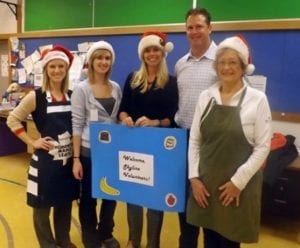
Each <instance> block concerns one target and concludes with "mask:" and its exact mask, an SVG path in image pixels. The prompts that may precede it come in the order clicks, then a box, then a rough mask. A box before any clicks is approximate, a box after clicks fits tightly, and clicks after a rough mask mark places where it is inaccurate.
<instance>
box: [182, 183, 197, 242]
mask: <svg viewBox="0 0 300 248" xmlns="http://www.w3.org/2000/svg"><path fill="white" fill-rule="evenodd" d="M189 187H190V183H189V180H187V182H186V202H187V198H188V194H189V191H188V189H189ZM178 216H179V227H180V236H179V248H197V247H198V236H199V233H200V228H199V227H198V226H194V225H191V224H189V223H187V222H186V212H182V213H179V214H178Z"/></svg>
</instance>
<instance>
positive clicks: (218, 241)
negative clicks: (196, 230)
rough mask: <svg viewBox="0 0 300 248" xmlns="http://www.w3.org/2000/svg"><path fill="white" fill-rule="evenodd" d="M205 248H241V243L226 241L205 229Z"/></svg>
mask: <svg viewBox="0 0 300 248" xmlns="http://www.w3.org/2000/svg"><path fill="white" fill-rule="evenodd" d="M203 234H204V248H240V243H237V242H234V241H231V240H229V239H226V238H225V237H223V236H222V235H220V234H219V233H217V232H215V231H212V230H210V229H206V228H203Z"/></svg>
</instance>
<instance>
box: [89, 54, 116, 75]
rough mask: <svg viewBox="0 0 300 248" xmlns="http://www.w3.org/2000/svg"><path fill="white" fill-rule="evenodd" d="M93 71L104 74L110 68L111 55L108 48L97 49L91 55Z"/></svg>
mask: <svg viewBox="0 0 300 248" xmlns="http://www.w3.org/2000/svg"><path fill="white" fill-rule="evenodd" d="M92 66H93V68H94V72H95V73H98V74H103V75H106V74H107V73H109V71H110V70H111V66H112V56H111V53H110V52H109V51H108V50H104V49H99V50H97V51H95V53H94V54H93V56H92Z"/></svg>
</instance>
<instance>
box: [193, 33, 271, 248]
mask: <svg viewBox="0 0 300 248" xmlns="http://www.w3.org/2000/svg"><path fill="white" fill-rule="evenodd" d="M249 61H250V54H249V48H248V46H247V44H246V42H245V40H244V39H243V38H242V37H238V36H236V37H230V38H227V39H225V40H224V41H223V42H221V43H220V44H219V46H218V49H217V54H216V61H215V70H216V72H217V75H218V77H219V81H218V82H217V83H216V84H215V85H213V86H211V87H210V88H209V89H208V90H205V91H203V92H202V94H201V95H200V97H199V101H198V104H197V107H196V111H195V115H194V120H193V124H192V128H191V132H190V140H189V179H190V182H191V194H190V196H189V200H188V205H187V221H188V222H189V223H190V224H192V225H195V226H202V227H203V230H204V247H205V248H219V247H220V248H221V247H223V248H235V247H240V243H241V242H245V243H252V242H257V240H258V234H259V226H260V198H261V187H262V171H261V165H262V164H263V162H264V160H265V159H266V157H267V155H268V153H269V148H270V140H271V113H270V108H269V104H268V101H267V98H266V96H265V94H264V93H262V92H260V91H258V90H256V89H254V88H251V87H250V86H249V85H247V83H246V81H245V79H244V75H245V74H248V75H249V74H251V73H252V72H253V71H254V65H253V64H251V63H249Z"/></svg>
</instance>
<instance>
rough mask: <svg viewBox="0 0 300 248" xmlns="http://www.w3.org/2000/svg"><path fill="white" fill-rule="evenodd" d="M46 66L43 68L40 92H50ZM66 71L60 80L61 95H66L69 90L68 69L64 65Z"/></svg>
mask: <svg viewBox="0 0 300 248" xmlns="http://www.w3.org/2000/svg"><path fill="white" fill-rule="evenodd" d="M49 62H50V61H49ZM48 64H49V63H48ZM48 64H47V65H46V66H44V69H43V84H42V92H46V91H50V90H51V87H50V78H49V76H48V73H47V67H48ZM66 70H67V72H66V76H65V77H64V79H63V80H62V84H61V88H60V90H61V92H63V93H67V92H68V90H69V67H68V65H67V63H66Z"/></svg>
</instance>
